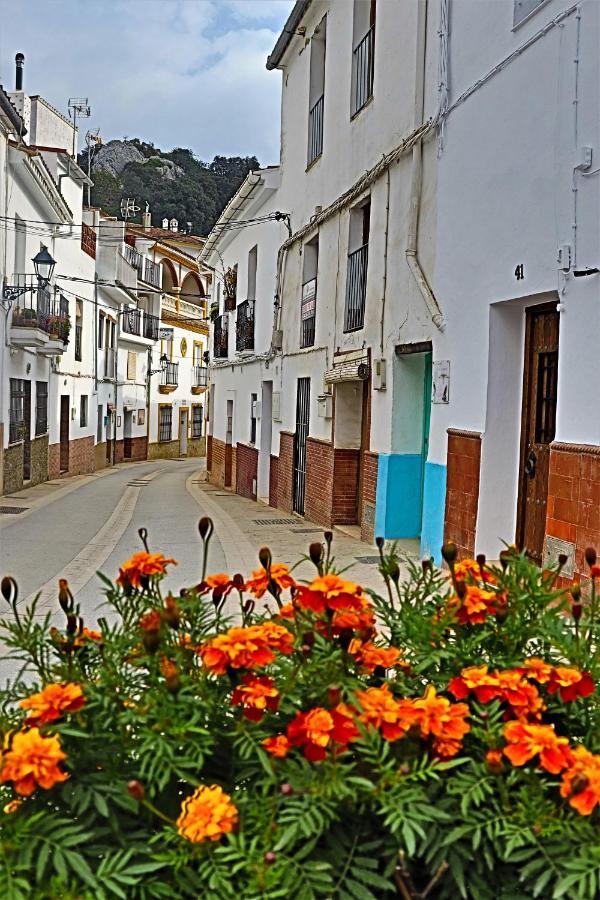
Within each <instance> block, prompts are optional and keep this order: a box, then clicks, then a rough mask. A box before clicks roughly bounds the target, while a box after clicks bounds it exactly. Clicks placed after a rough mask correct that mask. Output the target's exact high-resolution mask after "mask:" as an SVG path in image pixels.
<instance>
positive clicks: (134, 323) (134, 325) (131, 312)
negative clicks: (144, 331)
mask: <svg viewBox="0 0 600 900" xmlns="http://www.w3.org/2000/svg"><path fill="white" fill-rule="evenodd" d="M141 322H142V313H141V310H139V309H124V310H123V315H122V317H121V324H122V327H123V331H126V332H127V334H137V335H139V334H140V331H141Z"/></svg>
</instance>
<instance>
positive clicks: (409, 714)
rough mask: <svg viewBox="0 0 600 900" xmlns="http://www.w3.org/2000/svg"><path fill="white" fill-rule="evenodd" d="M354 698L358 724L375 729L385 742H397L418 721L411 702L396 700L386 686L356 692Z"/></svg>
mask: <svg viewBox="0 0 600 900" xmlns="http://www.w3.org/2000/svg"><path fill="white" fill-rule="evenodd" d="M356 698H357V700H358V702H359V704H360V709H361V711H360V714H359V717H358V719H359V722H362V723H363V724H364V725H371V726H372V727H373V728H377V729H378V730H379V731H381V734H382V735H383V737H384V738H385V739H386V741H397V740H398V738H401V737H403V735H405V734H406V732H407V731H408V730H409V729H410V728H411V727H412V726H413V725H415V724H416V723H417V721H418V714H417V712H416V710H415V708H414V703H413V701H412V700H396V698H395V697H394V695H393V694H392V692H391V691H390V689H389V687H388V685H387V684H384V685H383V687H380V688H368V690H366V691H357V693H356Z"/></svg>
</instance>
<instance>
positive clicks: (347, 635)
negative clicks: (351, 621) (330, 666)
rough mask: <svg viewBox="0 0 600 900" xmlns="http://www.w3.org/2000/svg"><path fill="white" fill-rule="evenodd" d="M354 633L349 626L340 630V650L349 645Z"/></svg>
mask: <svg viewBox="0 0 600 900" xmlns="http://www.w3.org/2000/svg"><path fill="white" fill-rule="evenodd" d="M353 637H354V633H353V631H352V629H351V628H342V629H341V631H340V646H341V647H342V650H347V649H348V647H349V646H350V643H351V641H352V638H353Z"/></svg>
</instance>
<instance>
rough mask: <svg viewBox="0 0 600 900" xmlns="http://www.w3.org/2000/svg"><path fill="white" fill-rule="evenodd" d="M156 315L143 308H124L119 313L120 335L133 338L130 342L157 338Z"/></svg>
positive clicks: (157, 321)
mask: <svg viewBox="0 0 600 900" xmlns="http://www.w3.org/2000/svg"><path fill="white" fill-rule="evenodd" d="M158 323H159V320H158V316H153V315H152V314H151V313H148V312H146V310H144V309H139V308H138V309H136V308H135V307H132V308H130V309H124V310H123V312H122V313H121V336H122V337H123V338H124V339H125V340H127V338H134V340H133V341H132V343H136V344H137V343H138V340H137V338H139V342H142V341H157V340H158Z"/></svg>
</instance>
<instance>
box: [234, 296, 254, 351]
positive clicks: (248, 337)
mask: <svg viewBox="0 0 600 900" xmlns="http://www.w3.org/2000/svg"><path fill="white" fill-rule="evenodd" d="M235 349H236V350H237V352H238V353H241V352H242V351H244V350H254V300H244V302H243V303H240V305H239V306H238V308H237V318H236V323H235Z"/></svg>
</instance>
